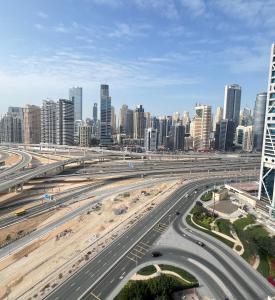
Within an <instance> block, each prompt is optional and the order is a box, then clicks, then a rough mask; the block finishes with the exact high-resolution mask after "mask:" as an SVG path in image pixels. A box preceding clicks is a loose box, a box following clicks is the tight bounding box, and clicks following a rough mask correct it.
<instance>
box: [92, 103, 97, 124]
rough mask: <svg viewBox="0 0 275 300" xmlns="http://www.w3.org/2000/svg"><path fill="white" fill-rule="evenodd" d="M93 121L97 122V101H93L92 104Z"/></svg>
mask: <svg viewBox="0 0 275 300" xmlns="http://www.w3.org/2000/svg"><path fill="white" fill-rule="evenodd" d="M93 122H94V124H95V123H96V122H97V103H96V102H95V103H94V106H93Z"/></svg>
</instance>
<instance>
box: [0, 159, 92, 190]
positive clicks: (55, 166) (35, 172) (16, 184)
mask: <svg viewBox="0 0 275 300" xmlns="http://www.w3.org/2000/svg"><path fill="white" fill-rule="evenodd" d="M91 159H92V158H90V157H89V156H82V157H75V158H70V159H67V160H62V161H58V162H54V163H52V164H48V165H44V166H41V167H39V168H35V169H32V170H29V171H26V172H24V173H23V174H19V175H18V176H16V177H15V178H11V179H8V180H5V181H2V182H1V183H0V193H3V192H7V191H11V189H12V188H15V189H16V190H17V189H18V188H20V189H21V190H22V189H23V185H24V183H26V182H28V181H30V180H31V179H33V178H36V177H39V176H43V177H45V176H47V175H48V174H49V173H51V172H55V173H60V172H62V171H63V170H64V168H65V166H66V165H69V164H73V163H80V164H82V163H84V161H88V160H91Z"/></svg>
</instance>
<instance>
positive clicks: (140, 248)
mask: <svg viewBox="0 0 275 300" xmlns="http://www.w3.org/2000/svg"><path fill="white" fill-rule="evenodd" d="M137 247H139V248H140V249H142V250H144V251H145V252H147V251H148V250H149V249H145V248H143V247H142V246H140V245H137Z"/></svg>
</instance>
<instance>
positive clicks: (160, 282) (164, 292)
mask: <svg viewBox="0 0 275 300" xmlns="http://www.w3.org/2000/svg"><path fill="white" fill-rule="evenodd" d="M157 267H158V269H159V270H160V271H159V272H158V273H157V274H156V276H155V277H154V278H146V276H149V275H152V274H154V273H156V272H157V269H156V267H155V266H153V265H150V266H146V267H144V268H142V269H141V270H139V271H138V272H137V274H138V275H143V276H145V278H144V280H130V281H129V282H128V283H127V284H126V285H125V286H124V288H123V289H122V290H121V291H120V293H119V294H118V295H117V296H116V297H115V299H116V300H134V299H139V300H151V299H159V300H166V299H167V300H169V299H173V298H172V294H173V293H175V292H177V291H182V290H185V289H188V288H193V287H198V286H199V284H198V281H197V279H196V278H195V277H194V276H193V275H191V274H190V273H188V272H187V271H185V270H183V269H181V268H178V267H174V266H170V265H159V266H157ZM153 271H154V272H153ZM162 271H163V272H173V273H174V275H173V274H172V273H169V274H165V273H161V272H162ZM152 272H153V273H152ZM180 277H181V278H180Z"/></svg>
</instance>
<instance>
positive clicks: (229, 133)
mask: <svg viewBox="0 0 275 300" xmlns="http://www.w3.org/2000/svg"><path fill="white" fill-rule="evenodd" d="M234 133H235V125H234V122H233V121H232V120H227V119H224V120H220V122H218V123H216V128H215V149H217V150H220V151H231V150H232V149H233V140H234Z"/></svg>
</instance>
